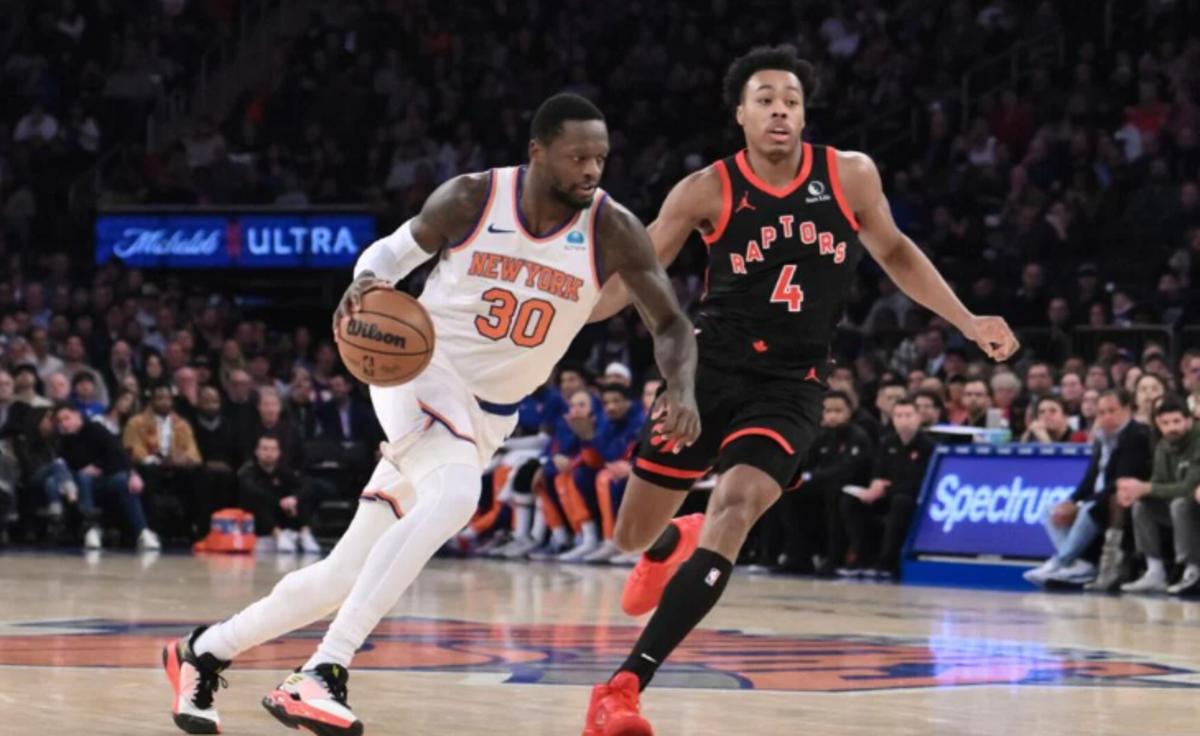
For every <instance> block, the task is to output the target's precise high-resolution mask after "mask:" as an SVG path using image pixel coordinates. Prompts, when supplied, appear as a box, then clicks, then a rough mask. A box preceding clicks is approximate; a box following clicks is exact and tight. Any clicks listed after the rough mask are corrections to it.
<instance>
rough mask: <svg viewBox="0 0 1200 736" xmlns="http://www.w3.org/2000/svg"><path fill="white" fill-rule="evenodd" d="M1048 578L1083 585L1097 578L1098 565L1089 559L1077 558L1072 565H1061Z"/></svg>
mask: <svg viewBox="0 0 1200 736" xmlns="http://www.w3.org/2000/svg"><path fill="white" fill-rule="evenodd" d="M1048 579H1049V580H1053V581H1054V582H1056V583H1072V584H1075V585H1083V584H1084V583H1090V582H1091V581H1093V580H1095V579H1096V566H1095V565H1093V564H1092V563H1090V562H1088V561H1087V560H1075V561H1074V562H1072V563H1071V564H1070V565H1067V566H1066V567H1059V568H1058V569H1057V570H1055V571H1054V572H1052V573H1050V575H1049V578H1048Z"/></svg>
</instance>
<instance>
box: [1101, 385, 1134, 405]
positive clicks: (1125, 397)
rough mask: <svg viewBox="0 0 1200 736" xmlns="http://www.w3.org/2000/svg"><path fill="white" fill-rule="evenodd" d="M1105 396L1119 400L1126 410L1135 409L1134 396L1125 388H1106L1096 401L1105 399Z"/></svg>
mask: <svg viewBox="0 0 1200 736" xmlns="http://www.w3.org/2000/svg"><path fill="white" fill-rule="evenodd" d="M1105 396H1111V397H1112V398H1114V399H1116V400H1117V403H1118V404H1120V405H1121V406H1123V407H1125V408H1126V409H1131V408H1133V394H1131V393H1129V392H1128V391H1126V390H1125V389H1123V388H1106V389H1104V390H1103V391H1101V392H1100V395H1099V396H1097V397H1096V401H1099V400H1100V399H1103V398H1104V397H1105Z"/></svg>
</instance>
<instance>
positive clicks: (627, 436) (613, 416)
mask: <svg viewBox="0 0 1200 736" xmlns="http://www.w3.org/2000/svg"><path fill="white" fill-rule="evenodd" d="M610 367H611V366H610ZM600 400H601V402H602V403H603V405H604V419H603V421H602V422H600V423H599V424H598V425H597V423H596V422H595V420H594V419H592V420H591V421H587V420H583V421H581V420H578V419H572V420H571V421H572V427H573V428H574V427H576V426H579V427H580V428H581V429H582V430H583V431H582V433H578V434H579V437H580V462H579V463H578V464H577V465H576V467H575V470H574V473H572V477H571V479H572V482H573V483H574V486H575V489H577V490H578V491H579V493H580V494H581V495H582V496H583V500H584V503H585V505H586V507H587V510H588V516H589V517H590V522H591V525H592V526H595V525H597V524H598V525H599V537H600V539H601V540H603V541H602V543H600V544H598V545H596V546H593V547H592V549H591V551H590V552H587V551H581V550H585V549H586V548H587V547H586V546H581V547H579V548H576V549H574V550H571V552H569V553H567V554H568V555H569V556H566V557H565V558H564V559H566V560H567V561H575V560H580V561H583V562H589V563H598V562H608V561H609V560H610V559H612V558H613V557H616V556H618V555H619V554H621V552H620V550H619V549H618V548H617V545H616V544H615V543H613V541H612V539H613V530H614V528H615V522H616V515H617V512H618V511H619V510H620V507H621V499H622V498H623V497H624V495H625V484H626V482H627V481H628V480H629V475H630V472H631V470H632V466H631V464H630V462H629V460H628V457H629V454H630V451H631V449H632V448H633V447H634V446H636V444H637V440H638V436H639V435H640V434H641V431H642V425H643V424H644V423H645V420H646V417H645V415H644V414H643V413H642V407H641V404H640V403H636V402H634V400H633V391H632V389H631V388H629V387H628V386H625V385H623V384H620V383H610V384H606V385H605V386H603V387H602V388H601V389H600ZM588 430H590V431H588ZM588 434H590V435H591V438H590V439H589V438H587V437H586V436H585V435H588Z"/></svg>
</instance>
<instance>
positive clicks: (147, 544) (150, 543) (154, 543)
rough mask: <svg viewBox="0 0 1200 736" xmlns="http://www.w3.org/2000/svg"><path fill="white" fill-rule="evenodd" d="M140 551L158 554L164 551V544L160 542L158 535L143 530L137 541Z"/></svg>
mask: <svg viewBox="0 0 1200 736" xmlns="http://www.w3.org/2000/svg"><path fill="white" fill-rule="evenodd" d="M137 546H138V549H140V550H142V551H143V552H157V551H159V550H160V549H162V542H160V541H158V535H157V534H155V533H154V532H152V531H150V530H149V529H143V530H142V533H141V534H139V535H138V539H137Z"/></svg>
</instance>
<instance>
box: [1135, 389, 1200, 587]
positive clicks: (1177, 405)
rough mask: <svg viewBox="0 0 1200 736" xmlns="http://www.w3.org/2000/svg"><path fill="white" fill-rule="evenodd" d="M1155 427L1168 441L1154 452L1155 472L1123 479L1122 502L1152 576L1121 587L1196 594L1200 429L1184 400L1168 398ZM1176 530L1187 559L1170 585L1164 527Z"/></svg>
mask: <svg viewBox="0 0 1200 736" xmlns="http://www.w3.org/2000/svg"><path fill="white" fill-rule="evenodd" d="M1154 424H1155V426H1156V427H1158V431H1159V434H1160V435H1162V440H1161V441H1159V443H1158V447H1157V448H1156V449H1155V451H1154V471H1153V473H1152V474H1151V476H1150V480H1149V481H1145V480H1141V479H1138V478H1132V477H1130V478H1119V479H1118V480H1117V499H1118V501H1119V502H1120V504H1121V505H1122V506H1124V507H1130V506H1132V507H1133V533H1134V541H1135V542H1136V544H1137V550H1138V552H1140V553H1142V554H1143V555H1145V557H1146V572H1145V574H1143V575H1142V577H1140V578H1138V579H1137V580H1135V581H1134V582H1132V583H1126V584H1124V585H1122V586H1121V590H1122V591H1123V592H1126V593H1162V592H1170V593H1172V594H1183V593H1194V592H1196V589H1197V587H1198V586H1200V507H1198V506H1197V501H1196V498H1195V497H1194V496H1195V494H1196V487H1197V486H1198V485H1200V427H1197V426H1195V423H1194V420H1193V419H1192V417H1191V415H1190V414H1189V413H1188V411H1187V405H1186V404H1185V403H1184V402H1183V401H1182V400H1180V399H1178V398H1176V397H1174V396H1171V397H1165V398H1164V399H1163V400H1162V402H1161V403H1160V404H1159V405H1158V408H1156V409H1155V410H1154ZM1163 527H1170V528H1172V530H1173V532H1174V539H1175V560H1177V561H1186V562H1187V567H1186V569H1185V570H1184V573H1183V576H1182V577H1181V579H1180V580H1179V582H1178V583H1176V584H1175V585H1170V586H1169V585H1168V580H1167V571H1166V567H1165V566H1164V564H1163V558H1162V555H1163V552H1164V550H1163V544H1162V541H1163V540H1162V532H1161V530H1162V528H1163Z"/></svg>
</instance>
